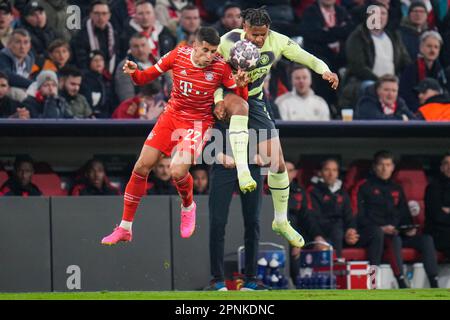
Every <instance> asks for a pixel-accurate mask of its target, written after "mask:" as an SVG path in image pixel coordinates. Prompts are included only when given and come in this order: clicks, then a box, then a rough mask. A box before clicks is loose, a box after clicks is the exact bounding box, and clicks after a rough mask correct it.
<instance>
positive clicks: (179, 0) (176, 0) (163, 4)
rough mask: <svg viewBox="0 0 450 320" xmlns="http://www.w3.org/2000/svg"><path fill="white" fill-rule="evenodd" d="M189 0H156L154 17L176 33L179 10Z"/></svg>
mask: <svg viewBox="0 0 450 320" xmlns="http://www.w3.org/2000/svg"><path fill="white" fill-rule="evenodd" d="M189 2H190V1H189V0H156V5H155V13H156V19H158V21H159V22H161V23H162V25H163V26H165V27H167V28H168V29H169V30H170V32H172V34H174V35H176V33H177V31H176V30H177V26H178V23H179V21H180V16H181V10H182V9H183V8H184V7H185V6H186V5H187V4H188V3H189Z"/></svg>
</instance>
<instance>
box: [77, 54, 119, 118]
mask: <svg viewBox="0 0 450 320" xmlns="http://www.w3.org/2000/svg"><path fill="white" fill-rule="evenodd" d="M83 79H84V81H83V82H82V83H81V88H80V93H81V94H82V95H83V96H84V97H85V98H86V100H87V101H88V102H89V105H90V106H91V108H92V111H93V112H94V115H95V117H96V118H109V117H110V116H111V110H113V108H114V106H115V97H114V92H113V89H112V81H111V80H112V79H111V75H110V73H109V72H108V71H107V70H106V69H105V57H104V55H103V52H101V51H99V50H94V51H92V52H91V53H90V54H89V70H87V71H85V72H84V73H83Z"/></svg>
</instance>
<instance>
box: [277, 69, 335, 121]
mask: <svg viewBox="0 0 450 320" xmlns="http://www.w3.org/2000/svg"><path fill="white" fill-rule="evenodd" d="M291 79H292V87H293V88H292V91H291V92H287V93H285V94H283V95H281V96H279V97H278V98H276V99H275V104H276V105H277V107H278V112H279V113H280V117H281V120H288V121H322V120H330V109H329V108H328V104H327V103H326V101H325V100H324V99H323V98H322V97H319V96H318V95H316V94H315V93H314V91H313V90H312V88H311V83H312V81H311V71H310V70H309V69H308V68H307V67H305V66H301V65H297V66H296V67H295V68H294V69H293V71H292V75H291Z"/></svg>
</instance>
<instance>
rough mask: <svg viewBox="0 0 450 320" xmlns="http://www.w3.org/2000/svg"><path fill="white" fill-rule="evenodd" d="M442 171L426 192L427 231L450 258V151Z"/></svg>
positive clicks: (443, 159)
mask: <svg viewBox="0 0 450 320" xmlns="http://www.w3.org/2000/svg"><path fill="white" fill-rule="evenodd" d="M440 171H441V172H440V175H439V176H438V177H437V178H436V179H434V180H433V181H432V182H431V183H430V184H429V185H428V187H427V189H426V193H425V216H426V218H425V232H427V233H429V234H431V235H432V236H433V239H434V243H435V245H436V248H437V249H438V250H439V251H442V252H443V253H444V254H445V255H446V257H447V258H450V153H447V154H445V155H444V157H443V158H442V160H441V166H440Z"/></svg>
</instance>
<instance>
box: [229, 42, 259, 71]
mask: <svg viewBox="0 0 450 320" xmlns="http://www.w3.org/2000/svg"><path fill="white" fill-rule="evenodd" d="M260 56H261V55H260V53H259V50H258V48H257V47H256V46H255V45H254V44H253V43H251V42H250V41H248V40H240V41H238V42H236V43H235V44H234V46H233V47H232V48H231V50H230V61H229V62H230V65H231V66H232V67H233V69H235V70H237V69H242V70H243V71H251V70H253V69H254V68H255V67H256V65H257V64H258V60H259V58H260Z"/></svg>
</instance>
